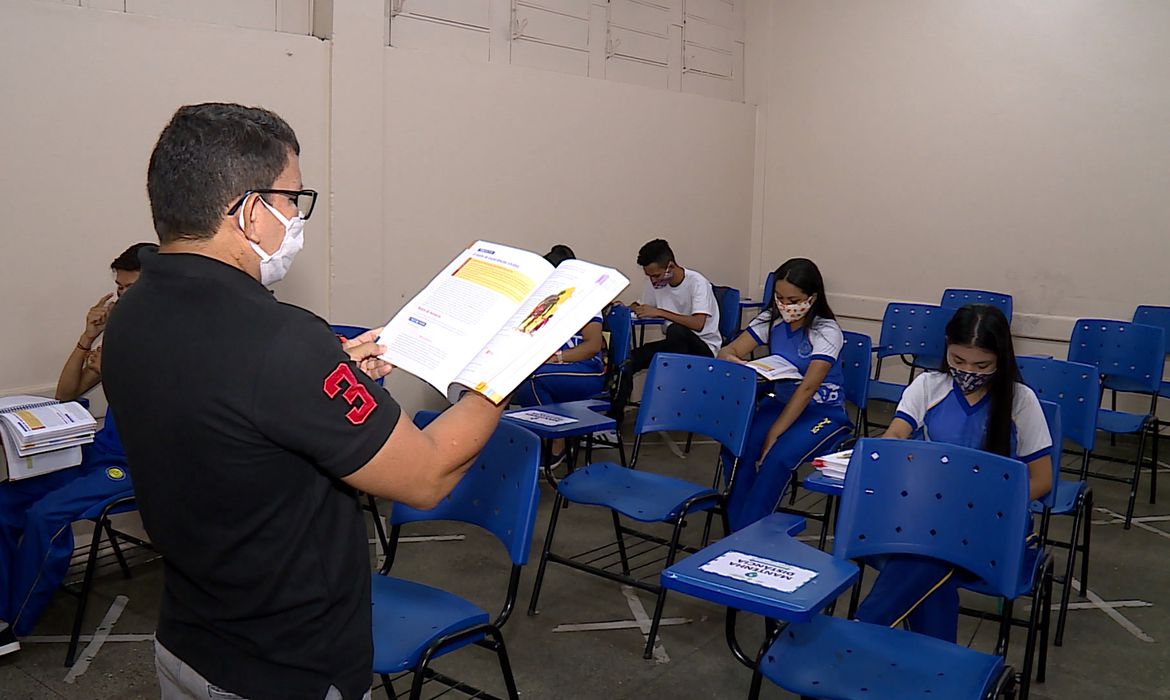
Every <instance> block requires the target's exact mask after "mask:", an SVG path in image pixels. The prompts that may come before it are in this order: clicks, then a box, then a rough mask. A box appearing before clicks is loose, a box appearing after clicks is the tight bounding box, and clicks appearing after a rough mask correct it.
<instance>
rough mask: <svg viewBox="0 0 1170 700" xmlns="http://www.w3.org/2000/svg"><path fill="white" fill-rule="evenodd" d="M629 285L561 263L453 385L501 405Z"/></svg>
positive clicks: (595, 268) (613, 274) (584, 266)
mask: <svg viewBox="0 0 1170 700" xmlns="http://www.w3.org/2000/svg"><path fill="white" fill-rule="evenodd" d="M629 283H630V281H629V280H628V279H626V278H625V277H624V276H623V275H622V274H621V273H620V272H618V271H617V270H613V269H610V268H608V267H602V266H600V265H594V264H593V263H589V262H585V261H584V260H566V261H564V262H563V263H561V264H560V266H558V267H557V268H556V269H555V270H554V271H553V273H552V274H551V275H549V277H548V279H546V280H545V281H544V282H543V283H542V284H541V285H540V286H539V287H537V289H536V290H535V291H533V292H532V294H531V295H530V296H529V298H528V299H527V300H525V302H524V303H523V304H522V305H521V306H520V308H519V309H518V310H517V311H516V313H514V314H513V315H512V316H511V317H510V318H509V319H508V320H507V322H506V323H503V324H501V325H502V328H501V329H500V330H499V332H498V333H496V334H495V337H493V338H492V339H491V340H490V341H489V342H488V343H487V344H486V346H485V347H484V348H483V350H482V351H481V352H479V353H478V354H477V355H476V356H475V357H474V358H472V360H471V362H470V363H468V365H467V367H466V368H465V369H464V370H463V371H462V372H460V373H459V375H458V376H457V377H456V379H455V382H456V383H457V384H458V385H461V386H465V387H468V388H471V389H474V390H475V391H478V392H479V393H481V394H483V395H484V396H486V397H488V398H489V399H490V400H492V401H494V402H496V403H499V402H500V401H503V400H504V399H505V398H507V396H508V395H509V394H511V393H512V392H513V391H514V390H515V389H516V387H518V386H519V385H520V383H521V382H523V381H524V380H525V379H527V378H528V377H529V376H530V375H531V374H532V373H533V372H534V371H535V370H536V369H537V368H538V367H540V365H541V364H542V363H544V362H546V361H548V359H549V358H550V357H551V356H552V355H553V354H554V353H556V351H557V350H560V349H561V346H562V345H564V343H565V341H566V340H568V339H569V338H571V337H572V336H573V335H574V334H575V333H577V332H578V331H580V330H581V328H583V327H584V326H585V325H586V324H587V323H589V321H590V320H591V319H592V318H593V317H594V316H596V315H597V314H598V313H599V312H600V311H601V310H602V309H603V308H605V305H606V304H608V303H609V302H611V301H613V300H614V299H615V298H616V297H617V295H618V294H620V293H621V292H622V290H624V289H625V288H626V287H627V286H628V285H629ZM458 388H459V387H456V389H458Z"/></svg>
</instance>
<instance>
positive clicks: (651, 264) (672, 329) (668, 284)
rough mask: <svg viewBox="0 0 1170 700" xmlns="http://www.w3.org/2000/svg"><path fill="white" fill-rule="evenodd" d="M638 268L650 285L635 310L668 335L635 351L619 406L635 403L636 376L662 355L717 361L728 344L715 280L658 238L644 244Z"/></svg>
mask: <svg viewBox="0 0 1170 700" xmlns="http://www.w3.org/2000/svg"><path fill="white" fill-rule="evenodd" d="M638 264H639V265H641V266H642V271H643V272H645V273H646V287H645V289H644V290H643V291H642V297H641V299H640V300H639V301H638V303H635V304H631V305H630V310H631V311H633V312H634V313H635V314H637V316H638V318H661V319H665V320H666V323H667V325H666V337H665V338H663V339H662V340H659V341H658V342H654V343H646V344H645V345H642V346H641V347H637V348H634V350H633V352H631V353H630V360H629V371H627V372H622V374H621V377H622V383H621V387H620V388H619V391H618V401H617V405H618V406H619V407H624V406H625V405H626V403H627V402H628V401H629V399H630V393H631V392H632V391H633V386H634V374H635V373H637V372H641V371H642V370H644V369H648V368H649V367H650V364H651V363H652V362H653V361H654V356H655V355H657V354H658V353H660V352H675V353H682V354H684V355H698V356H699V357H715V355H716V354H717V353H718V352H719V346H720V345H721V344H722V341H723V338H722V336H720V335H719V303H718V302H717V301H716V300H715V291H714V290H713V289H712V288H711V282H710V281H708V280H707V278H706V277H704V276H703V275H702V274H700V273H699V272H698V271H697V270H693V269H691V270H688V269H685V268H684V267H683V266H682V265H679V264H678V262H677V261H676V260H675V259H674V251H673V250H671V249H670V244H669V243H667V242H666V241H664V240H662V239H661V238H656V239H654V240H652V241H650V242H649V243H647V244H646V245H644V246H642V248H641V250H639V251H638ZM619 415H620V414H619Z"/></svg>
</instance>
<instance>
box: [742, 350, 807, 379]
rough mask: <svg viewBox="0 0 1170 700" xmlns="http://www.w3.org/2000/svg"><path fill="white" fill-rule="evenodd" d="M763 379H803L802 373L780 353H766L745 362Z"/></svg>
mask: <svg viewBox="0 0 1170 700" xmlns="http://www.w3.org/2000/svg"><path fill="white" fill-rule="evenodd" d="M746 364H747V366H748V367H751V368H752V369H754V370H755V371H756V373H757V374H759V375H760V376H761V377H763V378H764V379H767V380H768V381H770V382H774V381H776V380H779V379H804V375H802V374H801V373H800V370H798V369H797V368H796V365H794V364H792V363H791V362H789V361H788V360H786V359H784V358H783V357H781V356H780V355H768V356H767V357H761V358H760V359H758V360H752V361H750V362H748V363H746Z"/></svg>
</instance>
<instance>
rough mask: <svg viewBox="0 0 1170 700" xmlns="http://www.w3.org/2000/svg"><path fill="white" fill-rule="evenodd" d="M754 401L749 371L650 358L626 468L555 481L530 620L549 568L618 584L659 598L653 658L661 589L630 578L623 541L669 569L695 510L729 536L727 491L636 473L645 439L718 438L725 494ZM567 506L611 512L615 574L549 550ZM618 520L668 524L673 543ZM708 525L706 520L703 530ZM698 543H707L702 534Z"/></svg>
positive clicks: (599, 467) (602, 468)
mask: <svg viewBox="0 0 1170 700" xmlns="http://www.w3.org/2000/svg"><path fill="white" fill-rule="evenodd" d="M755 399H756V373H755V371H753V370H752V369H751V368H749V367H746V366H744V365H740V364H735V363H732V362H725V361H723V360H715V359H707V358H701V357H695V356H693V355H677V354H673V353H659V354H658V355H656V356H655V358H654V364H653V365H651V367H650V371H649V373H648V374H647V376H646V386H645V390H644V392H643V395H642V406H641V409H640V410H639V411H638V420H637V423H636V424H635V432H636V438H635V441H634V451H633V455H632V456H631V461H630V467H629V468H626V467H622V466H621V465H619V464H613V463H610V462H599V463H596V464H591V465H589V466H587V467H585V468H583V469H578V470H577V471H575V472H573V473H572V474H569V475H568V476H566V477H565V478H564V479H562V480H561V481H560V482H559V483H557V495H556V500H555V502H554V503H553V508H552V517H551V518H550V520H549V524H548V535H547V536H546V537H545V541H544V549H543V551H542V553H541V557H540V567H539V569H537V573H536V584H535V586H534V587H533V590H532V600H531V602H530V603H529V606H528V614H529V615H535V614H536V606H537V602H538V601H539V598H540V591H541V587H542V585H543V582H544V574H545V569H546V567H547V566H548V563H549V562H555V563H558V564H564V565H566V566H569V567H571V568H574V569H577V570H579V571H584V572H586V573H591V574H594V575H597V576H601V577H603V578H607V579H610V580H612V581H620V582H621V583H624V584H626V585H629V586H633V587H635V588H639V589H641V590H643V591H647V592H650V593H653V594H655V595H656V596H657V602H656V603H655V606H654V616H653V619H652V622H651V626H650V633H649V635H648V639H647V641H646V648H645V652H644V657H645V658H647V659H649V658H651V655H652V652H653V650H654V641H655V639H656V638H657V635H658V624H659V622H660V620H661V619H662V608H663V605H664V604H665V602H666V589H665V588H663V587H662V586H661V585H660V584H659V583H658V582H657V580H655V581H654V582H653V583H650V582H648V581H645V580H643V579H640V578H635V577H634V576H633V575H632V571H633V569H632V568H631V566H630V560H629V557H628V556H627V552H626V545H625V535H630V536H632V537H635V538H639V539H642V540H645V541H650V542H657V543H659V544H666V545H667V552H666V563H665V565H664V566H663V568H666V567H669V566H670V565H671V564H673V563H674V560H675V558H676V557H677V555H678V552H679V550H680V549H682V550H683V551H694V550H693V549H688V548H684V547H681V546H680V543H679V538H680V536H681V535H682V529H683V527H684V526H685V523H686V519H687V516H688V515H690V514H692V513H696V512H706V513H714V512H718V513H719V514H720V515H721V516H722V520H723V527H724V530H725V531H727V530H728V529H729V526H728V521H727V514H726V512H724V511H723V510H722V506H723V504H724V502H725V494H726V491H717V490H715V489H714V488H711V487H707V486H701V485H698V484H693V483H691V482H689V481H683V480H682V479H676V478H674V477H669V476H665V475H662V474H655V473H653V472H646V471H639V470H637V469H636V466H637V463H638V454H639V452H640V450H641V447H642V440H643V437H644V436H645V435H646V434H647V433H652V432H661V431H665V430H678V431H683V432H691V433H697V434H699V435H703V436H706V437H709V438H712V439H714V440H716V441H717V442H718V443H720V444H721V445H722V446H723V447H725V448H726V449H727V450H728V451H730V452H731V453H732V454H733V455H735V459H734V460H733V461H732V463H731V464H728V465H724V464H722V459H721V458H720V460H719V462H718V463H717V464H716V468H715V478H714V480H713V481H712V483H713V484H718V483H719V480H720V476H721V471H722V470H724V469H726V470H727V473H728V475H729V478H728V479H727V481H728V482H729V485H728V487H727V490H730V482H733V481H734V478H735V470H736V468H737V466H738V464H739V456H740V455H742V454H743V450H744V445H745V443H746V442H747V436H748V430H749V428H750V426H751V421H752V416H753V415H754V413H755ZM566 501H568V502H572V503H579V504H582V505H592V506H601V507H603V508H608V509H609V511H610V515H611V517H612V520H613V527H614V535H615V537H616V540H617V548H618V556H619V560H620V567H621V568H620V571H612V570H610V568H612V567H613V566H615V565H616V563H615V564H614V565H611V566H610V568H603V567H600V566H593V565H591V564H590V563H588V562H584V561H578V560H576V559H574V558H573V557H568V556H562V555H560V554H557V553H555V552H553V551H552V546H553V543H554V541H555V539H556V529H557V522H558V519H559V517H560V513H561V510H562V505H564V504H565V502H566ZM621 516H625V517H627V518H630V519H632V520H636V521H638V522H643V523H659V522H660V523H667V524H670V525H671V526H672V527H673V532H672V535H671V538H670V540H669V541H664V540H662V539H661V538H658V537H654V536H651V535H646V534H644V533H641V532H639V531H637V530H633V529H630V528H628V527H626V526H624V525H622V523H621ZM709 522H710V521H709V520H708V525H709ZM704 529H706V528H704ZM703 539H704V541H705V540H706V536H705V535H704V538H703ZM592 554H593V556H594V558H595V560H596V559H598V557H596V550H594V552H593V553H592ZM649 564H653V562H650V563H649ZM634 568H635V569H636V568H642V567H634Z"/></svg>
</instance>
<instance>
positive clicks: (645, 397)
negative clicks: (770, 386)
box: [634, 353, 756, 457]
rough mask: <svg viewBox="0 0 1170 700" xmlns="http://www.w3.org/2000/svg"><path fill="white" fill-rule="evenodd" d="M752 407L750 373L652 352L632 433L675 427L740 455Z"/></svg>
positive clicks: (731, 366) (723, 363)
mask: <svg viewBox="0 0 1170 700" xmlns="http://www.w3.org/2000/svg"><path fill="white" fill-rule="evenodd" d="M755 410H756V372H755V370H753V369H751V368H750V367H747V366H745V365H741V364H737V363H734V362H727V361H725V360H715V359H712V358H707V357H696V356H695V355H676V354H674V353H658V354H657V355H655V356H654V364H653V365H651V366H650V371H649V372H648V373H647V374H646V387H645V389H644V390H643V392H642V406H641V408H639V409H638V422H637V423H636V424H635V428H634V430H635V432H636V433H637V434H638V435H642V434H643V433H651V432H659V431H662V430H680V431H683V432H686V433H697V434H699V435H704V436H706V437H709V438H711V439H713V440H717V441H718V442H719V443H720V444H721V445H723V446H724V447H726V448H727V449H728V450H729V451H730V452H731V453H732V454H733V455H735V456H737V457H738V456H739V455H742V454H743V450H744V444H745V443H746V442H747V436H748V429H749V428H750V427H751V422H752V416H753V415H755Z"/></svg>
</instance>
